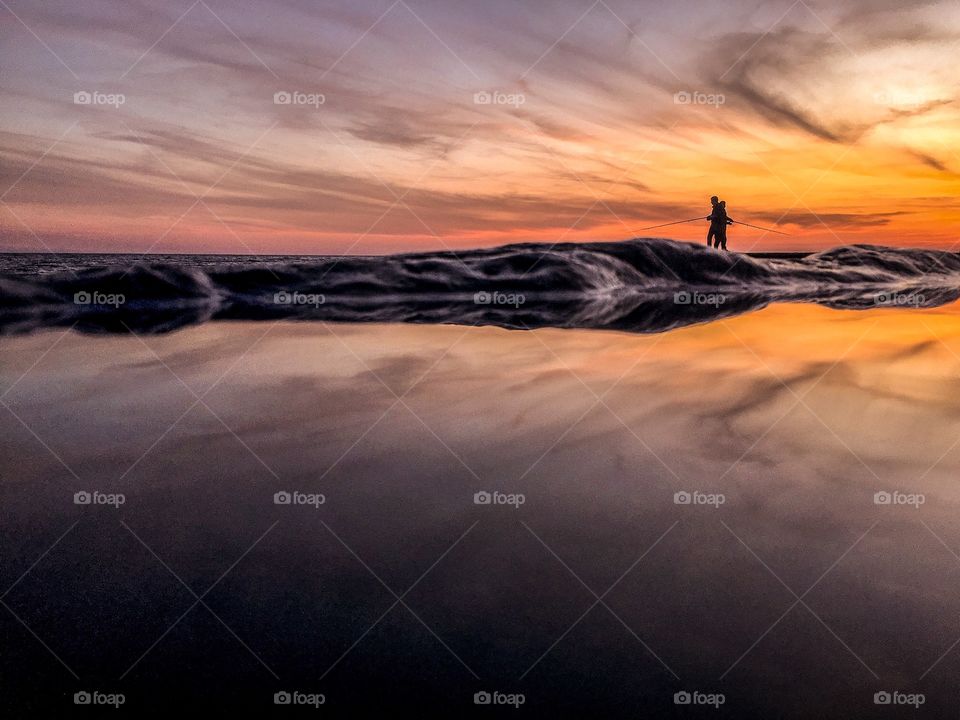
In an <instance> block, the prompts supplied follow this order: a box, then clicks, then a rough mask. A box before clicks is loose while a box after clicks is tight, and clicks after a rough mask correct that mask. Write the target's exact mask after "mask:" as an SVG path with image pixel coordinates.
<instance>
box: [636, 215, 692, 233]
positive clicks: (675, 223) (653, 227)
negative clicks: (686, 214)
mask: <svg viewBox="0 0 960 720" xmlns="http://www.w3.org/2000/svg"><path fill="white" fill-rule="evenodd" d="M695 220H706V218H705V217H695V218H690V219H689V220H677V221H676V222H668V223H664V224H663V225H651V226H650V227H645V228H640V229H641V230H653V229H655V228H662V227H667V225H679V224H680V223H688V222H694V221H695Z"/></svg>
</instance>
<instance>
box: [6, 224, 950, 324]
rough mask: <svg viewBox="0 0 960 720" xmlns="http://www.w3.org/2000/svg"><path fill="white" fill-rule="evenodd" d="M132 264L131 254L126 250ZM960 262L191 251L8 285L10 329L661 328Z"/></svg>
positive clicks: (938, 273)
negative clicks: (314, 324)
mask: <svg viewBox="0 0 960 720" xmlns="http://www.w3.org/2000/svg"><path fill="white" fill-rule="evenodd" d="M127 257H129V256H127ZM958 297H960V255H958V254H956V253H950V252H944V251H937V250H917V249H898V248H889V247H879V246H871V245H853V246H846V247H840V248H835V249H832V250H827V251H825V252H821V253H816V254H812V255H808V256H806V257H798V258H756V257H749V256H747V255H742V254H736V253H724V252H719V251H716V250H711V249H709V248H707V247H705V246H702V245H694V244H690V243H683V242H675V241H671V240H662V239H634V240H628V241H623V242H606V243H582V244H580V243H567V244H558V245H543V244H520V245H508V246H504V247H499V248H492V249H481V250H470V251H464V252H431V253H414V254H402V255H391V256H384V257H369V256H364V257H328V258H311V259H297V260H295V261H277V262H271V263H269V264H265V263H262V262H224V263H222V264H217V263H208V262H205V263H203V265H202V266H199V265H192V264H191V261H190V258H189V256H182V257H181V258H179V259H177V260H176V261H171V260H170V259H169V258H165V259H164V261H163V262H151V261H150V260H149V258H139V259H137V260H136V261H131V260H126V261H125V262H124V263H122V264H112V265H106V266H103V267H95V268H90V267H86V268H78V269H75V270H65V271H60V272H49V273H44V274H34V275H29V274H11V273H5V274H2V275H0V332H3V333H6V334H10V333H21V332H30V331H32V330H35V329H38V328H42V327H62V326H67V327H71V326H72V327H75V328H77V329H79V330H81V331H86V332H127V331H128V330H133V331H136V332H151V333H154V332H168V331H171V330H174V329H176V328H179V327H184V326H186V325H191V324H197V323H202V322H207V321H210V320H224V319H231V320H268V319H300V320H323V321H344V322H419V323H460V324H469V325H497V326H501V327H506V328H535V327H547V326H549V327H564V328H611V329H618V330H628V331H633V332H661V331H664V330H669V329H672V328H676V327H681V326H684V325H689V324H692V323H699V322H708V321H710V320H716V319H722V318H724V317H731V316H733V315H738V314H741V313H744V312H749V311H752V310H756V309H759V308H762V307H764V306H766V305H768V304H770V303H775V302H811V303H818V304H821V305H825V306H828V307H834V308H848V309H866V308H876V307H880V306H897V307H934V306H938V305H943V304H946V303H949V302H954V301H955V300H957V299H958Z"/></svg>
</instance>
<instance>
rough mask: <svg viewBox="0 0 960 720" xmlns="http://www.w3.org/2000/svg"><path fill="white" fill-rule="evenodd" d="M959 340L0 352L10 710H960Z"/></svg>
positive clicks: (315, 335) (405, 336)
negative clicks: (305, 500) (915, 696)
mask: <svg viewBox="0 0 960 720" xmlns="http://www.w3.org/2000/svg"><path fill="white" fill-rule="evenodd" d="M958 354H960V316H958V314H957V311H956V306H953V305H950V306H945V307H941V308H937V309H929V310H903V309H896V310H894V309H881V310H869V311H837V310H828V309H824V308H819V307H816V306H809V305H776V306H773V307H769V308H767V309H765V310H762V311H760V312H757V313H753V314H749V315H743V316H740V317H736V318H733V319H729V320H720V321H717V322H713V323H710V324H705V325H697V326H694V327H688V328H685V329H682V330H676V331H673V332H670V333H662V334H657V335H636V334H626V333H617V332H607V331H587V330H553V329H543V330H535V331H509V330H503V329H499V328H474V327H462V326H455V325H436V326H430V325H409V324H405V325H386V324H353V325H352V324H336V323H332V324H328V323H323V322H312V323H290V322H273V321H268V322H251V323H243V322H235V323H229V322H209V323H206V324H203V325H198V326H194V327H190V328H187V329H185V330H182V331H180V332H174V333H169V334H162V335H141V336H134V335H132V334H130V333H125V334H114V335H85V334H81V333H77V332H70V331H64V330H62V329H60V330H47V331H43V332H35V333H32V334H26V335H17V336H13V337H6V338H3V339H2V341H0V367H2V377H0V382H2V385H0V392H3V393H4V394H3V398H2V402H3V406H0V434H2V443H3V453H2V456H0V504H2V507H3V518H4V522H3V524H2V530H0V533H2V548H3V551H2V555H0V593H2V601H3V605H4V606H5V607H0V647H2V653H0V673H2V692H0V706H2V707H5V708H7V709H8V711H9V713H10V714H8V715H7V716H8V717H19V716H22V715H24V714H25V713H26V711H28V710H33V711H36V712H40V711H43V712H44V713H45V714H46V715H48V716H51V717H58V716H65V715H69V714H71V713H72V712H73V711H74V710H75V709H76V708H75V706H74V704H73V697H74V693H76V692H79V691H90V692H93V691H99V692H103V693H123V694H124V696H125V706H124V709H123V710H121V711H120V713H119V714H117V713H114V712H113V711H112V710H111V711H110V713H111V714H117V715H118V716H119V715H122V714H124V712H126V713H130V714H136V715H149V714H154V713H158V714H159V713H160V712H167V711H171V710H177V711H181V710H184V711H185V710H189V709H191V708H209V709H220V710H224V711H231V710H238V709H244V710H248V711H252V712H259V713H262V712H264V711H266V712H268V713H270V712H274V711H277V710H276V708H275V706H274V693H276V692H279V691H290V692H293V691H298V692H301V693H308V694H309V693H322V694H323V695H324V697H325V700H326V703H325V705H324V706H323V707H322V708H321V709H320V710H319V712H320V713H325V714H327V715H331V714H332V715H334V716H337V717H358V716H361V715H362V714H364V713H365V712H367V711H371V710H380V711H400V710H410V711H412V712H415V713H418V714H429V715H444V716H447V717H451V716H458V715H474V714H475V715H477V716H480V715H490V714H509V715H514V716H517V717H519V716H522V715H528V716H546V715H549V716H552V717H645V716H650V717H687V716H691V715H692V716H701V717H737V718H772V717H791V718H793V717H795V718H801V717H836V718H848V717H956V708H957V707H958V705H960V702H958V701H960V688H958V685H957V683H956V677H957V673H958V672H960V645H957V641H958V639H960V593H958V588H960V557H958V554H960V525H958V523H957V520H956V518H957V515H958V513H957V510H958V502H960V489H958V485H957V477H958V465H960V449H958V447H957V445H958V439H960V434H958V430H960V376H958V370H960V355H958ZM84 491H87V492H93V491H98V492H100V493H104V494H107V495H109V494H116V493H122V494H123V496H124V503H123V504H122V505H120V506H119V507H113V506H110V505H102V504H101V505H95V504H90V505H78V504H75V502H74V495H75V493H77V492H84ZM284 491H286V492H292V491H298V492H301V493H304V494H307V495H309V494H317V493H322V494H323V496H324V500H325V502H324V503H323V504H319V505H317V506H312V505H309V504H307V505H292V504H291V505H284V504H276V503H275V499H274V496H275V493H277V492H284ZM493 491H497V492H500V493H503V494H504V496H518V495H522V496H523V498H522V499H523V503H522V504H521V505H519V507H515V506H513V505H495V504H487V505H484V504H476V503H475V495H476V494H477V493H482V492H493ZM684 492H687V493H695V492H699V493H701V494H700V495H697V496H696V497H697V498H698V500H701V501H704V500H715V501H716V503H720V501H721V500H722V501H723V502H722V504H717V505H710V504H678V503H677V502H676V499H677V498H678V497H679V498H680V499H682V498H683V497H684V496H683V495H680V496H677V495H676V494H677V493H684ZM883 492H886V493H894V492H899V493H903V494H902V495H897V496H895V497H896V498H897V500H896V502H897V503H900V502H907V501H908V500H904V499H905V498H907V499H909V498H910V495H911V494H913V495H918V494H922V503H921V498H920V497H913V498H912V500H910V501H911V502H913V504H877V502H876V500H875V496H876V494H877V493H883ZM720 496H722V497H720ZM98 497H99V498H100V499H101V500H102V499H103V498H104V496H98ZM481 497H484V496H481ZM884 497H885V496H880V498H881V501H882V499H883V498H884ZM511 499H513V500H515V501H516V502H519V500H520V498H519V497H513V498H511ZM482 691H488V692H493V691H497V692H501V693H507V694H511V693H522V694H523V696H524V700H525V702H524V705H523V706H522V708H521V709H520V710H514V709H513V708H493V707H486V706H477V705H475V704H474V695H475V693H478V692H482ZM683 691H688V692H691V693H693V692H695V691H696V692H700V693H706V694H712V693H722V694H723V699H724V704H723V705H722V706H721V707H720V708H719V709H718V710H715V709H713V708H712V707H689V706H684V705H677V704H675V701H674V696H675V693H678V692H683ZM884 691H886V692H891V693H892V692H894V691H899V692H902V693H922V694H923V700H924V704H923V705H922V706H921V707H920V708H919V710H915V709H914V708H912V707H907V708H904V707H902V706H901V707H893V706H886V705H876V704H875V703H874V695H875V693H878V692H884ZM281 709H282V708H281ZM100 712H101V713H105V712H106V711H105V710H102V709H101V710H100Z"/></svg>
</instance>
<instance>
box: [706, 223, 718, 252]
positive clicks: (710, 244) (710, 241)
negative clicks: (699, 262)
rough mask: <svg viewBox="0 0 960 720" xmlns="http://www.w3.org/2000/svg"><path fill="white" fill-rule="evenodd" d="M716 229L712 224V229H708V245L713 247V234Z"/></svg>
mask: <svg viewBox="0 0 960 720" xmlns="http://www.w3.org/2000/svg"><path fill="white" fill-rule="evenodd" d="M716 232H717V231H716V230H714V229H713V226H712V225H711V226H710V229H709V230H707V247H713V236H714V235H715V234H716Z"/></svg>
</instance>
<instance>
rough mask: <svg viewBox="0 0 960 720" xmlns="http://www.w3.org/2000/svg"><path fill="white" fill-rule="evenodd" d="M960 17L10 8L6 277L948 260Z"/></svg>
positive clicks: (783, 11) (824, 12) (1, 146)
mask: <svg viewBox="0 0 960 720" xmlns="http://www.w3.org/2000/svg"><path fill="white" fill-rule="evenodd" d="M958 58H960V3H958V2H956V0H952V1H950V2H919V1H915V0H857V1H856V2H852V1H850V2H848V1H845V0H839V1H837V0H832V1H826V0H768V1H766V2H761V1H759V0H757V1H754V0H727V1H725V2H710V1H707V0H696V1H691V0H672V1H671V2H663V1H662V0H655V1H653V0H651V1H647V0H632V1H631V0H596V1H594V0H550V1H547V0H537V1H536V2H533V1H532V0H528V1H526V2H519V1H518V0H484V1H483V2H477V1H476V0H351V1H350V2H345V1H343V0H341V1H340V2H327V1H323V0H321V1H320V2H318V1H316V0H272V1H266V0H261V1H260V2H239V1H235V0H169V1H166V2H163V3H156V2H146V1H145V0H84V2H82V3H79V2H76V0H67V1H63V0H42V1H41V0H0V250H4V251H56V252H68V251H84V252H138V253H139V252H157V253H161V252H164V253H172V252H223V253H267V254H269V253H360V254H379V253H390V252H405V251H416V250H435V249H441V250H442V249H453V250H460V249H463V248H468V247H479V246H492V245H500V244H504V243H509V242H526V241H534V242H547V243H556V242H571V241H587V240H616V239H623V238H629V237H637V236H661V237H672V238H677V239H684V240H696V241H701V242H702V241H703V240H704V238H705V235H706V230H707V228H706V225H707V223H706V222H704V221H698V222H694V223H688V224H683V225H675V226H671V227H667V228H662V229H659V230H653V231H647V230H643V228H645V227H647V226H649V225H655V224H658V223H665V222H670V221H672V220H681V219H686V218H692V217H698V216H701V217H702V216H705V215H706V214H707V213H708V212H709V197H710V196H711V195H714V194H716V195H719V196H720V197H721V198H723V199H725V200H726V201H727V208H728V212H729V214H730V216H731V217H733V218H734V219H735V220H743V221H745V222H749V223H752V224H756V225H761V226H768V227H769V226H775V227H776V228H778V229H780V230H781V231H783V232H786V233H789V235H775V234H773V233H765V232H763V231H759V230H754V229H751V228H747V227H743V226H740V227H734V228H733V229H731V231H730V247H731V249H738V250H749V249H818V248H824V247H831V246H835V245H841V244H849V243H875V244H885V245H898V246H924V247H940V248H951V249H960V233H958V230H957V228H958V227H960V103H958V99H960V75H958V74H957V72H956V67H957V60H958Z"/></svg>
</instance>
